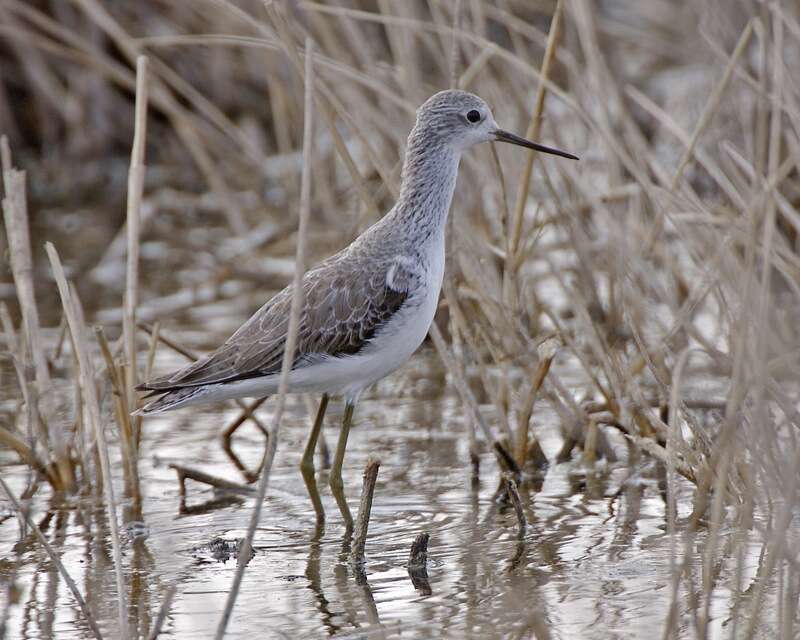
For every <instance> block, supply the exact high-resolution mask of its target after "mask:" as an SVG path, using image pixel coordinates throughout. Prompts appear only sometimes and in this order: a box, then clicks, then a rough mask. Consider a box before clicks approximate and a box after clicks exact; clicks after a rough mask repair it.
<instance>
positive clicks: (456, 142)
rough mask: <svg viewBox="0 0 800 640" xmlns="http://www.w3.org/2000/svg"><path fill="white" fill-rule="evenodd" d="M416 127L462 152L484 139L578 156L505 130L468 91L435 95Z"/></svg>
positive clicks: (564, 155)
mask: <svg viewBox="0 0 800 640" xmlns="http://www.w3.org/2000/svg"><path fill="white" fill-rule="evenodd" d="M415 129H416V130H417V132H418V133H423V134H424V136H427V137H431V138H435V139H437V140H439V141H440V142H442V143H444V144H448V145H452V146H453V147H454V148H455V149H456V150H457V151H459V152H461V151H464V150H466V149H468V148H469V147H471V146H473V145H476V144H478V143H481V142H508V143H510V144H516V145H519V146H521V147H527V148H528V149H535V150H536V151H541V152H542V153H552V154H555V155H557V156H562V157H564V158H571V159H573V160H577V159H578V158H577V156H574V155H572V154H571V153H567V152H565V151H560V150H558V149H553V148H551V147H545V146H544V145H541V144H538V143H536V142H531V141H530V140H526V139H525V138H521V137H519V136H517V135H514V134H513V133H509V132H508V131H504V130H503V129H501V128H500V127H499V126H497V123H496V122H495V120H494V116H493V115H492V110H491V109H490V108H489V105H487V104H486V103H485V102H484V101H483V100H482V99H481V98H479V97H478V96H476V95H475V94H472V93H468V92H467V91H457V90H454V89H453V90H448V91H440V92H439V93H436V94H434V95H432V96H431V97H430V98H428V99H427V100H426V101H425V103H424V104H423V105H422V106H421V107H420V108H419V109H418V110H417V124H416V127H415Z"/></svg>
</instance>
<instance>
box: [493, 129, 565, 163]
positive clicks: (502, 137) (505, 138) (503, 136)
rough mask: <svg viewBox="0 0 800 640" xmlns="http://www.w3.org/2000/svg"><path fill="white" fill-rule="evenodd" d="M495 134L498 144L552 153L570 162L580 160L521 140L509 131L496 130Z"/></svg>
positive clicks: (563, 152) (559, 151)
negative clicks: (506, 143)
mask: <svg viewBox="0 0 800 640" xmlns="http://www.w3.org/2000/svg"><path fill="white" fill-rule="evenodd" d="M493 133H494V136H495V139H496V140H497V141H498V142H509V143H511V144H516V145H519V146H520V147H527V148H528V149H535V150H536V151H541V152H542V153H552V154H553V155H555V156H561V157H562V158H569V159H570V160H580V158H578V156H573V155H572V154H571V153H567V152H566V151H561V150H559V149H553V148H552V147H545V146H544V145H543V144H538V143H536V142H531V141H530V140H526V139H525V138H520V137H519V136H515V135H514V134H513V133H509V132H508V131H503V130H502V129H495V130H494V131H493Z"/></svg>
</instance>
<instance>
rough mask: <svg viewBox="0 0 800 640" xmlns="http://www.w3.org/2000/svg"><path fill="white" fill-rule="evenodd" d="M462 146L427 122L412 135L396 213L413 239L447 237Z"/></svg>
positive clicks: (413, 130) (421, 240)
mask: <svg viewBox="0 0 800 640" xmlns="http://www.w3.org/2000/svg"><path fill="white" fill-rule="evenodd" d="M460 160H461V150H460V149H457V148H455V145H453V144H452V143H451V142H450V141H448V140H446V139H445V138H444V137H442V136H440V135H437V133H435V132H432V131H431V130H430V129H428V128H427V127H424V126H419V125H417V126H415V127H414V128H413V129H412V130H411V134H410V135H409V136H408V144H407V147H406V157H405V163H404V165H403V175H402V184H401V186H400V196H399V198H398V199H397V204H395V207H394V210H393V212H392V213H393V215H394V216H398V217H400V218H402V222H401V223H400V224H399V225H398V228H400V229H404V231H405V233H406V234H407V235H408V236H409V239H413V241H414V242H425V241H426V240H427V239H428V238H431V237H433V236H436V237H437V238H438V237H439V236H441V237H442V239H443V238H444V233H443V231H444V226H445V222H446V221H447V214H448V212H449V210H450V203H451V202H452V200H453V192H454V191H455V188H456V178H457V177H458V164H459V161H460Z"/></svg>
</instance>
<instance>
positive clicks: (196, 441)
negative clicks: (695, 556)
mask: <svg viewBox="0 0 800 640" xmlns="http://www.w3.org/2000/svg"><path fill="white" fill-rule="evenodd" d="M432 368H436V365H435V359H434V356H432V354H430V353H423V354H421V355H419V356H417V357H416V358H415V360H414V361H413V362H412V363H411V364H410V365H408V366H407V367H406V368H404V369H403V370H402V371H401V372H399V373H398V374H396V375H395V376H392V377H390V378H389V379H387V380H386V381H384V382H382V383H381V384H380V385H379V386H378V387H377V389H375V390H373V392H371V393H370V394H369V395H368V396H367V397H366V398H365V399H364V400H363V401H362V402H361V404H360V405H359V407H358V409H357V412H356V419H355V424H354V427H353V430H352V431H351V435H350V441H349V446H348V451H347V457H346V459H345V468H344V480H345V486H346V488H347V492H348V498H349V501H350V504H351V509H353V510H355V509H357V506H358V497H359V495H360V491H361V474H362V471H363V469H364V465H365V463H366V460H367V457H368V456H369V454H371V453H372V454H376V455H378V456H379V457H380V458H381V461H382V465H381V468H380V473H379V476H378V484H377V489H376V493H375V501H374V504H373V509H372V517H371V521H370V528H369V537H368V540H367V549H366V551H367V563H366V578H367V579H366V582H365V583H364V581H363V580H359V579H358V576H357V575H356V573H355V572H354V570H353V568H352V566H351V564H350V562H349V559H348V556H347V551H348V548H347V547H346V546H345V545H343V533H344V529H343V527H342V525H341V520H340V517H339V514H338V511H337V509H336V505H335V503H334V501H333V499H332V497H331V496H330V492H329V491H328V489H327V472H326V471H322V472H320V473H319V481H320V486H321V487H322V492H323V501H324V505H325V509H326V512H327V514H328V523H327V525H326V527H325V530H324V533H323V535H322V536H321V537H320V538H318V539H315V526H314V525H315V520H314V512H313V509H312V507H311V504H310V502H309V501H308V498H307V495H306V492H305V487H304V484H303V481H302V477H301V475H300V473H299V470H298V469H297V465H298V463H299V458H300V454H301V452H302V448H303V446H304V442H305V438H306V435H307V430H308V426H309V424H310V417H309V415H308V412H307V406H306V404H305V403H304V402H303V401H302V399H300V398H295V399H292V400H291V401H290V402H289V405H288V411H287V413H286V414H285V423H284V427H283V430H282V433H281V442H280V443H279V446H278V455H277V458H276V463H275V468H274V470H273V474H272V477H271V481H270V487H269V491H268V499H267V502H266V504H265V505H264V509H263V513H262V517H261V521H260V527H259V529H258V531H257V533H256V539H255V545H256V554H255V557H254V558H253V559H252V561H251V563H250V565H249V567H248V569H247V571H246V573H245V578H244V582H243V584H242V588H241V593H240V596H239V599H238V601H237V605H236V608H235V610H234V614H233V618H232V620H231V622H230V625H229V633H228V636H226V637H232V638H236V637H239V638H249V637H276V638H280V637H286V638H297V637H325V636H336V637H370V638H371V637H375V638H381V637H399V636H402V637H413V638H439V637H451V638H531V637H537V638H564V639H568V638H641V637H645V636H649V635H652V634H653V633H654V632H656V631H658V630H660V629H661V627H662V626H663V624H664V620H665V618H666V615H667V610H668V607H669V603H670V597H671V579H670V575H671V574H670V538H669V536H668V535H667V533H666V523H665V508H664V500H663V498H662V494H661V490H660V488H659V473H658V469H657V467H656V466H655V465H654V463H653V462H652V461H649V460H642V461H638V462H634V463H633V464H629V463H628V462H627V461H625V455H624V454H625V448H624V445H622V443H621V442H620V452H621V454H623V455H622V459H623V461H622V462H620V463H618V464H617V466H609V465H606V464H604V463H600V464H598V465H596V466H594V467H593V468H592V469H591V470H589V471H587V468H586V467H585V465H584V463H583V461H582V460H581V459H580V458H576V459H574V460H572V461H570V462H567V463H563V464H558V465H556V464H551V466H550V468H549V469H548V471H547V473H546V474H545V476H544V477H543V479H542V481H541V482H538V483H537V482H533V483H529V485H528V486H526V487H524V488H523V491H522V500H523V505H524V508H525V513H526V517H527V519H528V523H529V524H528V528H527V532H526V534H525V536H524V538H523V539H522V540H519V539H518V538H517V523H516V519H515V517H514V513H513V510H512V509H510V508H504V507H502V506H498V505H497V504H496V503H494V502H493V501H492V496H493V494H494V491H495V489H496V486H497V482H498V473H497V467H496V463H495V462H494V459H493V457H492V456H491V454H489V453H486V452H485V453H483V455H482V456H481V478H480V485H479V487H477V488H473V487H472V483H471V481H470V478H471V471H470V466H469V464H468V460H469V456H468V451H467V449H468V445H467V439H466V437H465V435H464V434H465V423H464V420H463V418H462V410H461V406H460V403H459V402H458V400H457V398H456V397H455V396H452V395H449V394H443V393H442V387H441V385H439V384H437V383H436V382H432V381H431V379H430V378H429V377H428V376H427V375H425V372H429V371H430V370H432ZM567 374H568V372H565V373H563V375H564V376H567ZM485 410H486V411H487V412H489V411H491V408H490V407H488V406H487V407H485ZM271 411H272V406H271V405H270V403H269V402H268V403H267V404H265V405H263V407H262V409H261V410H260V412H259V415H260V417H261V418H262V419H263V421H265V422H266V423H269V417H270V413H271ZM340 412H341V407H340V405H339V404H338V403H336V402H332V403H331V406H330V408H329V413H328V416H327V420H326V437H327V441H328V443H329V444H330V446H333V445H334V444H335V436H336V430H337V424H338V419H339V416H340ZM235 415H237V410H236V409H235V408H233V407H229V406H225V407H223V408H220V407H214V406H212V407H205V408H202V407H201V408H198V409H186V410H182V411H179V412H176V413H174V414H168V415H167V416H159V417H155V418H151V419H147V420H146V421H145V422H144V436H143V445H142V451H141V456H140V465H139V469H140V476H141V487H142V492H143V520H144V527H145V528H144V529H143V528H142V527H141V525H139V526H138V528H137V527H129V528H128V532H129V535H128V536H127V538H126V539H127V542H126V546H125V549H124V563H125V569H126V574H127V575H126V583H127V585H128V588H129V592H128V599H129V606H130V619H131V625H132V626H134V627H136V628H137V629H138V632H139V633H140V634H141V635H142V636H144V635H145V634H146V632H147V629H148V628H149V627H150V625H151V624H152V621H153V619H154V618H155V616H156V614H157V611H158V608H159V606H160V603H161V600H162V598H163V595H164V592H165V590H166V589H167V588H168V586H169V585H170V584H177V589H178V590H177V595H176V597H175V600H174V602H173V605H172V608H171V610H170V613H169V616H168V618H167V622H166V624H165V626H164V632H163V636H162V637H168V638H204V637H210V636H212V635H213V631H214V629H215V628H216V624H217V622H218V621H219V618H220V615H221V612H222V610H223V608H224V604H225V598H226V592H227V590H228V588H229V587H230V584H231V581H232V578H233V575H234V572H235V569H236V561H235V560H234V559H232V558H230V559H228V560H227V561H222V560H220V559H217V558H216V557H215V555H214V554H213V553H212V551H211V549H209V546H208V545H209V543H210V542H211V541H212V540H213V539H215V538H223V539H225V540H229V541H234V540H235V539H237V538H241V537H243V536H244V534H245V530H246V527H247V523H248V519H249V517H250V512H251V507H252V499H251V498H246V497H242V498H239V497H237V498H229V499H226V500H218V501H217V502H216V503H215V502H213V501H214V500H215V499H218V496H215V494H214V492H213V490H212V489H211V488H210V487H207V486H205V485H200V484H197V483H194V482H192V481H189V482H188V495H187V504H188V506H189V508H190V510H192V511H193V513H191V514H181V513H180V512H179V507H180V496H179V490H178V482H177V480H176V474H175V471H174V470H172V469H170V468H169V467H168V464H169V463H178V464H181V465H186V466H191V467H194V468H197V469H201V470H203V471H205V472H207V473H211V474H214V475H217V476H220V477H223V478H227V479H229V480H234V481H237V482H242V481H243V478H242V475H241V473H240V472H239V471H237V469H236V468H235V467H234V466H233V465H232V464H231V461H230V460H229V458H228V457H227V456H226V455H225V453H224V452H223V449H222V447H221V445H220V443H219V438H218V436H219V433H220V432H221V430H222V428H223V426H224V425H225V424H226V423H227V422H229V421H230V420H231V419H232V418H233V417H234V416H235ZM535 421H536V429H537V434H538V435H539V436H540V438H541V442H542V446H543V448H544V451H545V453H546V454H547V456H548V458H549V459H551V460H553V459H554V458H555V454H556V452H557V451H558V448H559V447H560V444H561V440H560V436H559V431H558V425H557V418H556V416H555V414H552V413H550V412H549V410H548V409H547V407H546V406H542V407H537V412H536V414H535ZM109 431H110V430H109ZM234 446H235V449H236V451H237V453H238V454H239V455H240V457H241V459H242V461H243V462H244V463H245V464H246V465H247V466H248V467H249V468H251V469H252V468H254V467H255V466H256V465H257V464H258V462H259V461H260V458H261V455H262V453H263V446H264V438H263V436H262V435H261V433H260V432H258V431H257V430H256V429H255V428H254V427H253V425H251V424H248V425H245V426H244V427H243V428H242V429H240V431H239V433H238V434H237V436H236V439H235V445H234ZM117 450H118V449H117V447H116V446H114V447H112V455H113V454H114V453H116V452H117ZM0 465H2V473H3V476H4V478H6V479H7V481H9V482H10V483H11V484H12V486H13V488H14V490H15V491H16V492H17V493H19V492H21V491H22V489H23V488H24V483H25V480H26V470H25V469H24V468H23V467H22V466H21V465H19V464H17V463H16V461H15V460H14V459H13V456H12V454H10V453H9V452H7V451H2V452H0ZM116 467H117V468H119V465H116ZM117 481H118V484H117V487H118V490H119V488H120V486H121V481H120V478H117ZM689 496H690V492H689V488H688V487H686V486H682V488H681V496H679V499H680V500H679V501H680V503H681V504H680V509H679V510H680V512H681V515H685V512H686V510H687V509H688V498H689ZM48 499H49V495H48V491H47V490H46V489H42V490H40V491H39V492H38V493H37V494H36V496H35V497H34V499H33V503H32V507H33V510H34V513H35V517H36V519H37V521H38V522H42V518H43V517H44V516H45V512H46V511H47V510H48V508H49V506H50V505H49V503H48ZM209 501H211V502H209ZM101 505H102V502H100V501H97V500H93V499H91V498H81V499H72V500H71V501H70V502H69V503H68V504H66V505H62V506H60V507H58V508H55V509H53V510H52V511H50V512H49V513H50V514H51V516H52V517H50V518H49V519H48V520H47V521H46V522H47V532H46V534H47V536H48V538H49V540H50V541H51V543H52V544H53V545H54V546H55V547H56V549H57V550H58V551H59V553H60V554H61V557H62V560H63V561H64V563H65V565H66V566H67V568H68V570H69V571H70V573H71V574H72V576H73V578H74V579H75V580H76V582H77V583H78V586H79V588H80V589H81V591H82V592H83V593H85V594H86V598H87V600H88V601H89V603H90V605H91V607H92V609H93V611H94V612H95V615H96V617H97V618H98V620H99V622H100V626H101V628H102V629H103V631H104V632H105V635H106V637H115V636H116V634H117V631H116V595H115V591H116V588H115V579H114V572H113V564H112V561H111V547H110V543H109V538H108V535H107V530H106V524H105V517H104V514H103V511H102V506H101ZM2 506H3V508H4V509H5V511H4V513H5V515H8V513H9V511H8V509H7V508H8V504H7V503H3V505H2ZM142 531H145V532H146V534H145V535H141V536H139V537H138V538H137V537H134V536H133V535H132V534H133V533H136V532H139V533H142ZM423 531H427V532H428V533H429V534H430V545H429V555H428V566H427V578H428V581H427V584H426V583H425V581H424V579H421V580H420V579H417V583H416V586H415V583H414V582H413V581H412V578H411V577H410V575H409V572H408V570H407V568H406V566H405V564H406V561H407V559H408V553H409V548H410V545H411V542H412V540H413V539H414V538H415V536H416V535H417V534H419V533H421V532H423ZM701 536H702V534H701ZM701 536H698V540H697V542H698V549H699V548H700V547H699V543H700V541H701ZM131 538H133V539H131ZM17 539H18V524H17V521H16V519H15V518H14V517H6V519H5V520H4V521H2V523H0V555H2V557H3V558H4V560H3V561H2V564H0V575H2V576H3V581H4V582H7V579H8V577H9V575H10V573H11V571H12V566H13V563H14V559H15V557H16V554H15V551H16V550H17V549H18V550H19V551H20V554H21V555H20V556H19V557H20V559H21V566H20V567H19V571H18V576H17V584H18V587H19V590H20V591H19V594H18V601H17V603H16V604H13V605H12V606H11V607H10V610H9V615H10V618H9V620H8V629H9V633H8V637H10V638H50V637H58V638H89V637H91V633H90V631H89V630H88V628H87V627H86V625H85V623H84V621H83V620H82V616H81V614H80V611H79V609H78V607H77V606H76V605H75V603H74V601H73V600H72V597H71V595H70V594H69V592H68V591H67V589H66V587H65V586H64V584H63V583H62V581H61V580H60V578H59V576H58V574H57V572H56V571H55V568H54V567H53V566H52V565H51V563H50V562H49V560H48V558H47V556H46V554H45V552H44V550H43V549H42V548H41V547H40V546H39V545H38V544H37V543H36V542H35V541H34V540H32V539H31V538H28V539H26V540H25V541H24V542H23V543H21V545H20V546H16V547H15V543H16V541H17ZM679 544H680V543H679ZM757 552H758V550H757V549H750V548H747V549H746V553H747V554H752V555H753V558H752V563H751V564H752V565H753V566H755V564H756V562H757ZM720 584H721V585H722V588H720V589H718V591H717V594H718V595H717V597H716V599H715V600H714V603H713V606H712V609H711V617H712V623H711V633H710V637H718V636H720V635H726V636H727V635H729V630H727V631H726V632H725V633H724V634H723V629H724V628H725V624H726V619H727V617H728V613H729V608H730V607H731V602H730V601H728V599H727V598H726V595H725V594H726V593H728V592H727V591H726V590H725V584H726V576H722V577H721V579H720ZM0 597H2V598H6V597H7V593H6V591H5V589H4V590H3V594H2V596H0ZM4 608H5V603H3V606H2V607H0V611H2V610H3V609H4ZM682 615H683V616H684V618H685V620H684V619H682V620H683V621H682V623H681V635H682V636H685V637H693V636H694V631H693V628H692V622H691V620H692V617H691V611H690V610H684V611H683V612H682ZM764 637H770V636H769V635H768V630H766V635H764Z"/></svg>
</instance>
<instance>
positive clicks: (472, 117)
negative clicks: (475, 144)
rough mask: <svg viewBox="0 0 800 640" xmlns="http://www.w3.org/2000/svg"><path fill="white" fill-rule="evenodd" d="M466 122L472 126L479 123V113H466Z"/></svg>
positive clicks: (474, 110)
mask: <svg viewBox="0 0 800 640" xmlns="http://www.w3.org/2000/svg"><path fill="white" fill-rule="evenodd" d="M467 120H469V121H470V122H472V123H473V124H474V123H475V122H480V121H481V112H480V111H478V110H477V109H471V110H470V111H467Z"/></svg>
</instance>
